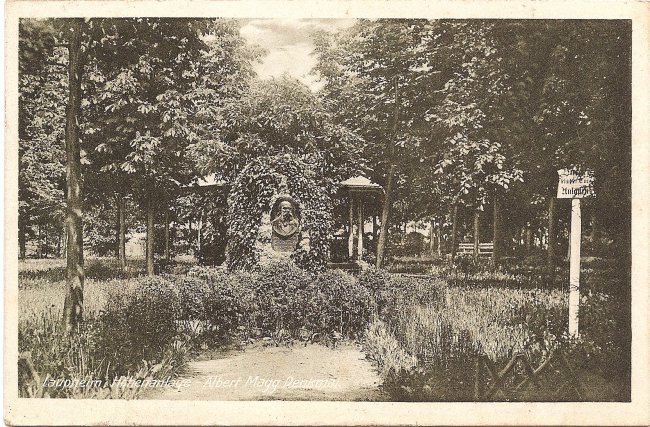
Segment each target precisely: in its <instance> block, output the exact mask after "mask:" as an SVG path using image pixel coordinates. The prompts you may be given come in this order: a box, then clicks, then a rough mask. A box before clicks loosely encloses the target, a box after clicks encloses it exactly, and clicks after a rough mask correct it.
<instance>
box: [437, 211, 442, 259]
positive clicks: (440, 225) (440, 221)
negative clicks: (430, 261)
mask: <svg viewBox="0 0 650 427" xmlns="http://www.w3.org/2000/svg"><path fill="white" fill-rule="evenodd" d="M437 234H438V236H437V239H436V241H437V242H438V257H442V218H441V219H440V220H439V221H438V232H437Z"/></svg>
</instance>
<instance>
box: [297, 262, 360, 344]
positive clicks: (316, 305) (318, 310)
mask: <svg viewBox="0 0 650 427" xmlns="http://www.w3.org/2000/svg"><path fill="white" fill-rule="evenodd" d="M305 294H306V297H307V308H308V311H307V316H306V318H307V324H306V326H307V328H309V329H310V330H312V331H314V332H318V333H321V334H327V333H331V332H333V331H336V332H338V333H340V334H342V335H345V336H352V337H355V336H357V335H358V334H359V333H360V332H362V331H363V330H364V329H365V328H366V326H367V324H368V322H369V320H370V312H371V304H370V292H369V290H368V289H367V288H365V287H364V286H363V285H361V284H360V283H359V282H358V281H357V280H356V279H355V278H354V277H353V276H351V275H349V274H347V273H345V272H343V271H341V270H330V271H325V272H323V273H321V274H319V275H318V276H316V277H315V278H314V279H313V280H312V281H311V283H310V284H309V286H308V287H307V289H306V292H305Z"/></svg>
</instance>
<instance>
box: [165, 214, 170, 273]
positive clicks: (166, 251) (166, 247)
mask: <svg viewBox="0 0 650 427" xmlns="http://www.w3.org/2000/svg"><path fill="white" fill-rule="evenodd" d="M165 260H166V261H167V262H168V263H169V260H170V254H169V207H167V208H166V209H165Z"/></svg>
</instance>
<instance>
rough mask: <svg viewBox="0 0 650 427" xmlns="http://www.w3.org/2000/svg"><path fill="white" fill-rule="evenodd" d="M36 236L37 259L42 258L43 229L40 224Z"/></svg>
mask: <svg viewBox="0 0 650 427" xmlns="http://www.w3.org/2000/svg"><path fill="white" fill-rule="evenodd" d="M37 227H38V235H37V237H36V239H37V240H36V257H37V258H39V259H40V258H43V241H42V237H41V236H42V234H43V233H42V229H43V227H42V226H41V224H38V226H37Z"/></svg>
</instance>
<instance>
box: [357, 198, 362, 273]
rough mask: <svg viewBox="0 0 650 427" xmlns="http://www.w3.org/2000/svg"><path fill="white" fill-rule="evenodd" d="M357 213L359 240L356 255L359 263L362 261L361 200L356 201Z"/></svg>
mask: <svg viewBox="0 0 650 427" xmlns="http://www.w3.org/2000/svg"><path fill="white" fill-rule="evenodd" d="M357 204H358V206H357V211H358V213H359V238H358V242H357V255H358V257H359V258H358V259H359V261H361V260H362V259H363V204H362V203H361V198H359V199H358V201H357Z"/></svg>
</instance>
